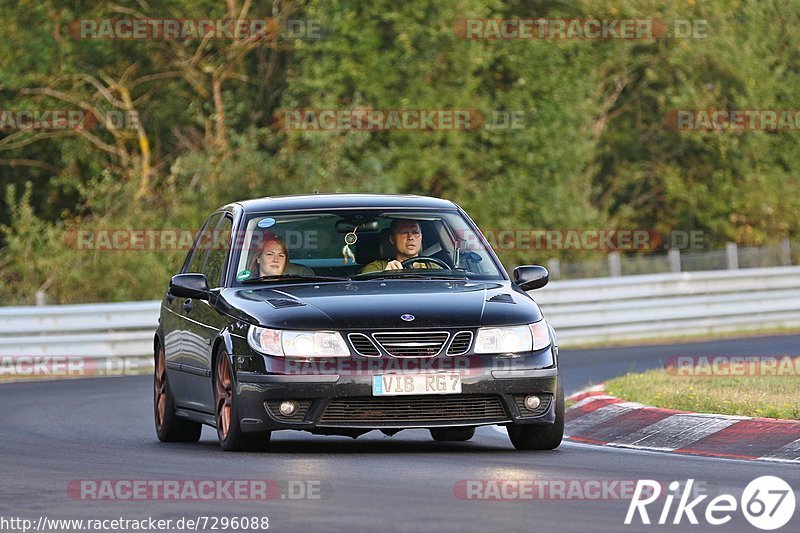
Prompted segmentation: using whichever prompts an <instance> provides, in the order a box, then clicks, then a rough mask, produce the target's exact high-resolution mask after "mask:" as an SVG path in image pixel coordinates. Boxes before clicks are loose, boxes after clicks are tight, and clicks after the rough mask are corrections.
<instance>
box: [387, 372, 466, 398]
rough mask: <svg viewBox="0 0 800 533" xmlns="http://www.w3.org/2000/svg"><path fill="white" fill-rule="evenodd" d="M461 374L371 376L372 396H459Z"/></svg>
mask: <svg viewBox="0 0 800 533" xmlns="http://www.w3.org/2000/svg"><path fill="white" fill-rule="evenodd" d="M460 393H461V374H459V373H458V372H441V373H438V374H379V375H376V376H372V395H373V396H403V395H407V394H460Z"/></svg>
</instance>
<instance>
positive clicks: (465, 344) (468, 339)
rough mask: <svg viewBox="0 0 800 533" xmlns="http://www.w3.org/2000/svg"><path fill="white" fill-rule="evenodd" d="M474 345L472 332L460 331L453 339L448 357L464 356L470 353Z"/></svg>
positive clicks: (448, 350)
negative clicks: (471, 345)
mask: <svg viewBox="0 0 800 533" xmlns="http://www.w3.org/2000/svg"><path fill="white" fill-rule="evenodd" d="M470 344H472V332H471V331H459V332H458V333H456V334H455V336H454V337H453V342H451V343H450V347H449V348H448V349H447V355H462V354H465V353H467V352H468V351H469V346H470Z"/></svg>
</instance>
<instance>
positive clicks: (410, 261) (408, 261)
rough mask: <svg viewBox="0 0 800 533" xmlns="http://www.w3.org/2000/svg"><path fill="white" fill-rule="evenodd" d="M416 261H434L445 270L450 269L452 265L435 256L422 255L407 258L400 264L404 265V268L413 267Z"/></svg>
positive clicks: (433, 262)
mask: <svg viewBox="0 0 800 533" xmlns="http://www.w3.org/2000/svg"><path fill="white" fill-rule="evenodd" d="M414 263H432V264H434V265H437V266H440V267H442V268H443V269H445V270H450V266H449V265H448V264H447V263H445V262H444V261H442V260H441V259H436V258H435V257H427V256H422V255H420V256H418V257H412V258H410V259H406V260H405V261H403V262H402V263H400V264H401V265H403V268H413V267H412V266H411V265H413V264H414Z"/></svg>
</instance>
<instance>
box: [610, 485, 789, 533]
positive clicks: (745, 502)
mask: <svg viewBox="0 0 800 533" xmlns="http://www.w3.org/2000/svg"><path fill="white" fill-rule="evenodd" d="M693 484H694V479H688V480H687V481H686V483H685V484H681V483H680V482H678V481H673V482H672V483H670V484H669V486H668V488H669V492H668V493H666V495H665V496H664V498H663V501H664V503H663V507H661V512H660V513H659V514H658V515H657V516H655V515H654V516H653V520H654V521H655V523H656V524H659V525H664V524H668V523H669V524H673V525H678V524H681V523H682V521H683V519H684V517H685V518H686V520H687V521H688V522H689V523H690V524H692V525H697V524H698V523H699V522H698V516H701V517H702V518H705V521H706V523H708V524H711V525H714V526H721V525H723V524H727V523H728V522H730V520H731V519H732V518H733V515H734V513H737V512H739V511H740V512H741V513H742V514H743V515H744V517H745V518H746V519H747V521H748V522H750V524H751V525H752V526H754V527H756V528H758V529H762V530H773V529H778V528H779V527H782V526H784V525H786V524H787V523H788V522H789V520H791V519H792V516H793V515H794V508H795V495H794V491H793V490H792V487H791V486H789V484H788V483H786V482H785V481H784V480H782V479H781V478H779V477H775V476H761V477H759V478H756V479H754V480H753V481H751V482H750V483H749V484H748V485H747V487H745V489H744V492H742V496H741V498H740V500H739V501H737V500H736V498H735V497H734V496H732V495H731V494H720V495H719V496H716V497H715V498H713V499H711V500H710V501H708V502H707V503H705V512H701V509H702V506H701V505H700V504H701V503H703V501H704V500H705V499H706V498H708V495H707V494H701V495H699V496H697V497H695V498H694V499H692V500H690V499H689V498H691V497H692V496H693V494H692V492H693V491H692V486H693ZM682 485H683V490H682V491H681V486H682ZM661 486H662V485H661V484H660V483H659V482H658V481H654V480H650V479H644V480H641V479H640V480H639V481H638V482H637V484H636V489H635V490H634V493H633V499H632V500H631V504H630V506H629V507H628V514H627V515H626V516H625V525H630V524H631V523H633V521H634V518H635V517H636V515H637V513H638V519H639V520H641V523H642V524H651V523H652V522H651V518H650V515H649V514H648V508H647V507H648V505H650V504H653V503H655V502H656V501H657V500H659V498H661V496H662V494H661ZM695 494H696V493H695ZM675 500H678V503H677V505H676V506H675V508H674V511H673V502H674V501H675ZM653 507H655V509H650V510H651V511H658V508H657V507H658V504H656V505H655V506H653ZM670 518H671V520H670Z"/></svg>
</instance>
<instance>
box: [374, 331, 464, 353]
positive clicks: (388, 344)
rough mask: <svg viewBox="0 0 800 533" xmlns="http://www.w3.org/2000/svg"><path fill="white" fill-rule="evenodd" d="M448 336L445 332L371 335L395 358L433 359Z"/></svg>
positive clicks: (404, 332) (402, 332) (405, 332)
mask: <svg viewBox="0 0 800 533" xmlns="http://www.w3.org/2000/svg"><path fill="white" fill-rule="evenodd" d="M449 336H450V334H449V333H447V332H446V331H433V332H427V331H400V332H382V333H373V334H372V337H373V338H374V339H375V340H376V341H378V344H380V345H381V347H382V348H383V349H384V350H386V352H387V353H388V354H389V355H393V356H395V357H433V356H434V355H438V354H439V352H441V351H442V347H443V346H444V343H445V342H447V338H448V337H449Z"/></svg>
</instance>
